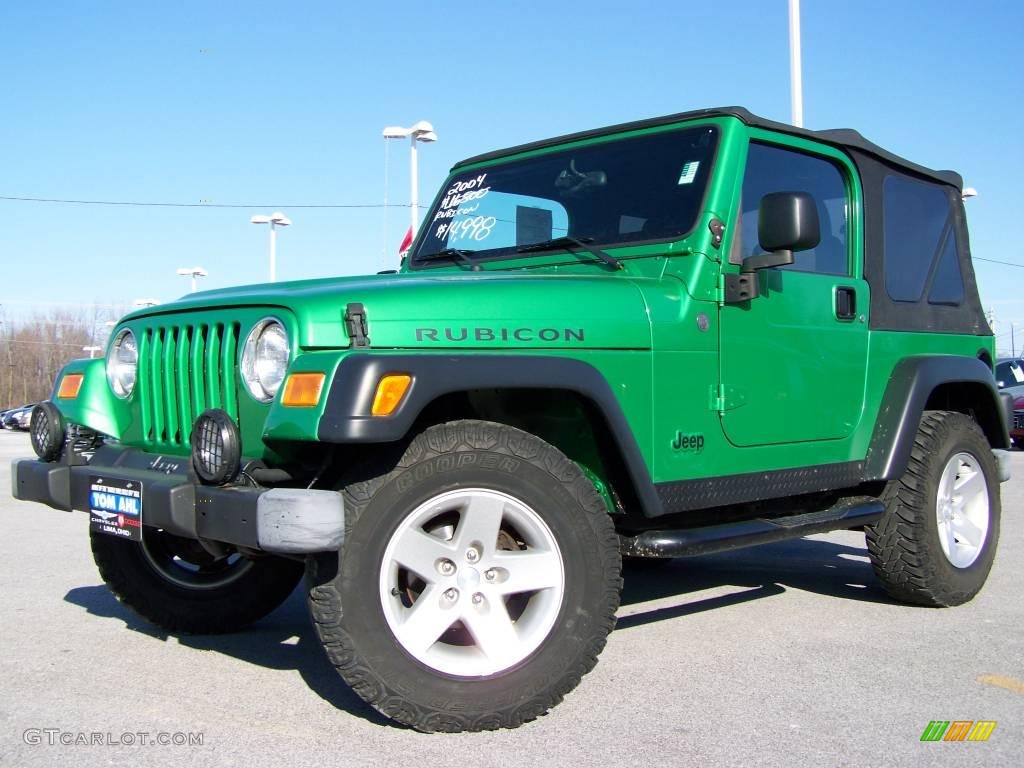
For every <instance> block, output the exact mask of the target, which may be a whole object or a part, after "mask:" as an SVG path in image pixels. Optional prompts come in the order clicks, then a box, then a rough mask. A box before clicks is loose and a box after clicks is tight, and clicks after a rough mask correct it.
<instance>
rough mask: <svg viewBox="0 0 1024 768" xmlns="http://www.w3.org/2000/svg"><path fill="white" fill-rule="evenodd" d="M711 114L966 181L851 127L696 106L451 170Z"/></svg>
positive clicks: (499, 153)
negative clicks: (820, 127)
mask: <svg viewBox="0 0 1024 768" xmlns="http://www.w3.org/2000/svg"><path fill="white" fill-rule="evenodd" d="M708 117H735V118H738V119H739V120H742V121H743V122H744V123H745V124H747V125H749V126H752V127H755V128H765V129H767V130H770V131H777V132H779V133H787V134H789V135H791V136H800V137H803V138H805V139H811V140H812V141H819V142H821V143H823V144H830V145H832V146H834V147H838V148H840V149H853V150H858V151H860V152H863V153H865V154H868V155H872V156H874V157H876V158H878V159H879V160H882V161H884V162H886V163H888V164H889V165H892V166H896V167H897V168H900V169H903V170H906V171H908V172H910V173H913V174H915V175H917V176H924V177H926V178H928V179H931V180H933V181H937V182H939V183H941V184H949V185H950V186H953V187H956V189H957V190H958V191H959V190H962V189H963V184H964V181H963V179H962V178H961V177H960V174H959V173H957V172H956V171H935V170H932V169H931V168H925V167H924V166H923V165H918V164H917V163H912V162H910V161H909V160H904V159H903V158H902V157H899V156H898V155H894V154H893V153H892V152H889V151H888V150H885V149H882V147H880V146H878V145H877V144H875V143H873V142H870V141H868V140H867V139H865V138H864V137H863V136H861V135H860V133H858V132H857V131H855V130H853V129H852V128H832V129H829V130H824V131H811V130H808V129H806V128H797V127H795V126H792V125H788V124H786V123H778V122H776V121H774V120H767V119H765V118H763V117H758V116H757V115H755V114H753V113H751V112H750V111H749V110H747V109H744V108H743V107H715V108H713V109H697V110H693V111H691V112H679V113H676V114H674V115H665V116H664V117H652V118H648V119H647V120H636V121H634V122H631V123H620V124H618V125H610V126H608V127H606V128H596V129H593V130H589V131H582V132H580V133H570V134H568V135H566V136H557V137H555V138H551V139H543V140H541V141H533V142H530V143H529V144H520V145H519V146H517V147H510V148H508V149H499V150H496V151H494V152H486V153H484V154H482V155H476V156H475V157H470V158H468V159H466V160H463V161H462V162H459V163H456V164H455V166H454V167H453V168H452V170H456V169H458V168H462V167H463V166H466V165H472V164H474V163H482V162H485V161H488V160H497V159H499V158H502V157H508V156H509V155H516V154H519V153H520V152H529V151H531V150H535V149H544V148H546V147H554V146H557V145H559V144H565V143H567V142H570V141H580V140H583V139H592V138H596V137H598V136H607V135H610V134H613V133H622V132H624V131H634V130H638V129H641V128H651V127H654V126H658V125H668V124H670V123H681V122H684V121H687V120H697V119H702V118H708Z"/></svg>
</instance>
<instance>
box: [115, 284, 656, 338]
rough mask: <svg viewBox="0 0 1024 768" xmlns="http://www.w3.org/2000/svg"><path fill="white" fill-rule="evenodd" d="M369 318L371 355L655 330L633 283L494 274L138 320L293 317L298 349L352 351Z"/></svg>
mask: <svg viewBox="0 0 1024 768" xmlns="http://www.w3.org/2000/svg"><path fill="white" fill-rule="evenodd" d="M353 303H357V304H362V305H363V307H364V308H365V310H366V318H367V323H368V327H369V334H368V335H369V337H370V345H371V347H372V348H375V349H381V348H391V349H409V348H431V349H466V348H491V349H493V348H509V347H523V348H531V349H537V348H556V349H557V348H595V349H647V348H650V345H651V330H650V322H649V320H648V314H647V307H646V304H645V302H644V300H643V297H642V295H641V293H640V290H639V289H638V288H637V286H636V285H635V284H634V283H633V281H632V280H630V279H629V278H624V277H605V276H602V277H589V276H586V275H583V276H581V275H571V274H562V275H550V274H547V275H538V274H532V275H528V276H524V275H508V274H502V275H496V274H486V273H474V274H448V275H435V276H430V277H423V276H420V275H412V274H401V275H371V276H366V277H347V278H328V279H318V280H305V281H301V282H291V283H271V284H265V285H249V286H239V287H235V288H225V289H223V290H216V291H203V292H200V293H193V294H189V295H188V296H185V297H183V298H182V299H180V300H178V301H176V302H173V303H170V304H162V305H160V306H159V307H153V308H149V309H146V310H141V311H139V312H135V313H133V314H132V315H131V316H130V317H136V318H137V317H144V316H145V317H149V316H154V315H161V314H168V313H182V312H189V311H199V310H209V309H222V308H225V307H243V306H244V307H280V308H283V309H285V310H287V311H289V312H291V313H292V314H293V315H294V317H295V319H296V322H297V326H298V329H299V346H301V347H303V348H305V349H311V348H341V347H347V346H348V344H349V339H348V335H347V334H346V332H345V323H344V315H345V309H346V307H347V306H348V305H349V304H353Z"/></svg>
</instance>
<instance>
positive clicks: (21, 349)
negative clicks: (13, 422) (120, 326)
mask: <svg viewBox="0 0 1024 768" xmlns="http://www.w3.org/2000/svg"><path fill="white" fill-rule="evenodd" d="M120 314H123V313H118V312H117V310H116V309H110V308H104V307H101V306H94V307H90V308H85V309H81V310H68V309H54V310H50V311H48V312H35V313H33V314H32V315H29V316H28V317H26V318H23V319H20V320H11V319H9V318H8V317H5V316H4V314H3V311H2V309H0V410H3V409H6V408H14V407H17V406H19V405H24V404H27V403H34V402H38V401H39V400H44V399H46V398H47V397H49V396H50V393H51V392H52V390H53V384H54V381H55V379H56V378H57V374H58V373H60V369H61V368H62V367H63V366H64V365H65V364H66V363H67V362H68V361H69V360H73V359H74V358H76V357H83V356H84V353H83V351H82V348H83V347H88V346H103V345H104V344H105V342H106V337H107V335H109V332H110V329H109V327H108V321H110V320H114V319H116V318H117V317H119V316H120Z"/></svg>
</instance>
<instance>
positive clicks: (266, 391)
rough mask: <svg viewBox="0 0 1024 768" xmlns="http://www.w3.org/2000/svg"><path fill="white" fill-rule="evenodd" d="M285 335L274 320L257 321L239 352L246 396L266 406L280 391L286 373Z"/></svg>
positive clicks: (287, 351) (286, 337) (286, 346)
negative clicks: (247, 394)
mask: <svg viewBox="0 0 1024 768" xmlns="http://www.w3.org/2000/svg"><path fill="white" fill-rule="evenodd" d="M290 355H291V349H290V348H289V346H288V334H287V333H286V332H285V330H284V326H283V325H281V323H279V322H278V321H277V320H273V319H270V318H268V319H266V320H260V322H258V323H256V326H255V327H254V328H253V329H252V330H251V331H249V336H248V338H246V340H245V347H244V348H243V349H242V380H243V381H244V382H245V388H246V389H248V390H249V394H250V395H252V396H253V397H254V398H256V399H257V400H259V401H260V402H261V403H269V402H270V401H271V400H273V399H274V395H276V394H277V390H279V389H280V388H281V382H283V381H284V375H285V372H286V371H287V370H288V358H289V357H290Z"/></svg>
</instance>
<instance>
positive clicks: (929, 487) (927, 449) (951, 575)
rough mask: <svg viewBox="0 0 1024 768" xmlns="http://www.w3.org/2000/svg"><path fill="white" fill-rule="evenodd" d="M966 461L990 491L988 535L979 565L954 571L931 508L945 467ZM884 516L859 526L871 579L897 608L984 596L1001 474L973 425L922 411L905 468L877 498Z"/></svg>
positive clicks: (942, 604) (992, 554)
mask: <svg viewBox="0 0 1024 768" xmlns="http://www.w3.org/2000/svg"><path fill="white" fill-rule="evenodd" d="M958 453H967V454H969V455H970V456H972V457H974V458H975V459H976V460H977V463H978V466H979V467H980V469H981V472H982V474H983V475H984V479H985V485H986V487H987V490H988V501H989V507H988V514H989V517H988V533H987V536H986V537H985V540H984V543H983V545H982V547H981V549H980V552H979V554H978V556H977V559H975V561H974V562H973V563H971V564H970V565H969V566H967V567H963V568H959V567H956V566H954V565H953V563H952V562H950V559H949V558H948V557H947V556H946V555H945V554H944V552H943V549H942V545H941V543H940V540H939V535H940V534H939V524H938V521H937V517H936V504H937V496H938V492H939V480H940V478H941V476H942V472H943V470H944V468H945V467H946V465H947V463H948V462H949V461H950V459H951V458H952V457H953V456H955V455H957V454H958ZM883 501H884V502H885V504H886V511H885V515H884V516H883V517H882V519H881V520H880V521H879V522H877V523H875V524H874V525H869V526H865V529H864V532H865V538H866V540H867V545H868V553H869V555H870V558H871V565H872V566H873V568H874V571H875V575H876V576H878V578H879V580H881V582H882V584H883V586H884V587H885V589H886V591H887V592H888V593H889V594H890V595H892V596H893V597H894V598H896V599H897V600H901V601H904V602H908V603H916V604H918V605H926V606H932V607H946V606H954V605H960V604H962V603H966V602H967V601H968V600H970V599H971V598H973V597H974V596H975V595H976V594H977V593H978V591H979V590H980V589H981V588H982V586H983V585H984V583H985V580H986V579H987V578H988V573H989V571H990V570H991V568H992V562H993V559H994V558H995V553H996V546H997V543H998V541H999V517H1000V499H999V473H998V468H997V466H996V462H995V458H994V457H993V455H992V451H991V448H990V446H989V443H988V440H987V439H986V438H985V435H984V434H983V433H982V431H981V429H980V428H979V427H978V425H977V423H975V422H974V420H973V419H971V418H969V417H968V416H966V415H964V414H962V413H957V412H953V411H926V412H925V413H924V415H923V417H922V419H921V425H920V427H919V429H918V432H917V437H916V438H915V440H914V447H913V449H912V452H911V457H910V463H909V464H908V466H907V469H906V472H905V473H904V474H903V476H902V477H901V478H900V479H899V480H895V481H892V482H890V483H889V484H888V486H887V487H886V489H885V492H884V494H883Z"/></svg>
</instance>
